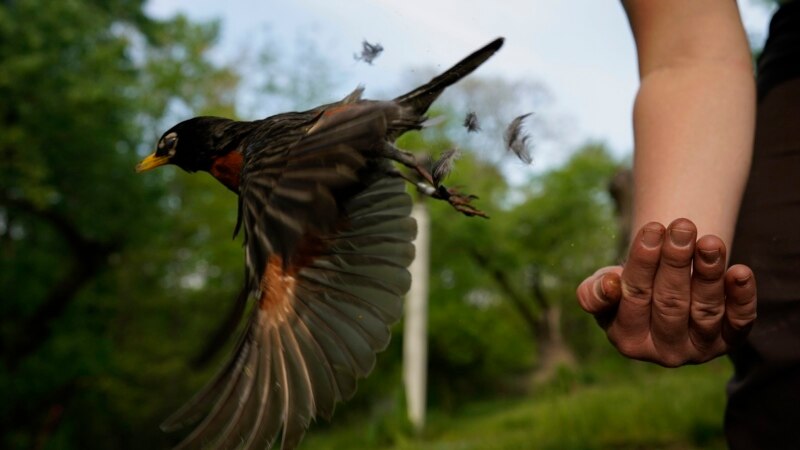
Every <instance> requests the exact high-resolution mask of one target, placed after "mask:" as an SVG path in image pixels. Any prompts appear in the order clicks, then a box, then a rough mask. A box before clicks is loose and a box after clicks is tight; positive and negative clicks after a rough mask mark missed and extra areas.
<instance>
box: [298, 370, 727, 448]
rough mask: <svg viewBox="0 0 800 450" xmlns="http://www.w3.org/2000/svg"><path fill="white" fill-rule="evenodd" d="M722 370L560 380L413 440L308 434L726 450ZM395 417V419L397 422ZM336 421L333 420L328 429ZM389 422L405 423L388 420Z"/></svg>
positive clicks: (455, 444) (399, 430) (436, 416)
mask: <svg viewBox="0 0 800 450" xmlns="http://www.w3.org/2000/svg"><path fill="white" fill-rule="evenodd" d="M729 373H730V368H729V364H728V362H727V361H726V360H724V359H720V360H718V361H715V362H713V363H711V364H706V365H704V366H697V367H685V368H681V369H673V370H670V369H661V368H658V367H651V366H647V365H644V364H638V363H637V364H635V365H633V366H624V367H623V368H622V369H609V368H606V369H595V370H583V371H582V372H581V373H579V374H565V375H564V376H562V377H561V378H560V379H559V380H557V381H554V382H553V383H551V384H550V385H548V386H546V387H544V388H540V389H539V390H538V391H537V392H535V393H532V394H529V395H527V396H523V397H518V398H515V399H506V400H499V401H491V402H476V403H472V404H469V405H468V406H466V407H464V408H463V409H461V410H460V411H458V412H457V413H455V414H449V415H444V414H442V413H437V412H436V411H432V412H430V417H429V422H428V427H427V429H426V431H425V433H424V434H423V435H422V436H420V437H416V438H415V437H413V436H412V435H411V434H410V433H408V431H407V430H408V428H407V426H404V425H392V424H391V423H388V424H387V422H391V420H390V419H383V420H382V421H381V420H378V422H379V423H378V424H377V425H376V424H375V423H374V422H375V421H376V419H374V418H373V419H372V423H371V421H370V419H366V420H362V421H360V422H357V421H353V422H352V423H347V424H343V425H340V424H334V425H335V426H332V427H330V428H328V429H325V430H317V431H313V430H312V432H311V433H309V436H307V438H306V441H305V442H304V444H303V448H307V449H314V450H317V449H319V450H323V449H330V450H338V449H342V450H345V449H348V450H350V449H394V450H472V449H475V450H479V449H480V450H484V449H486V450H489V449H498V450H511V449H693V448H695V449H701V448H702V449H714V448H725V445H724V438H723V435H722V411H723V407H724V403H725V394H724V388H725V381H726V379H727V378H728V376H729ZM396 415H398V414H396ZM335 421H336V419H335V418H334V422H335ZM395 422H402V420H397V419H395Z"/></svg>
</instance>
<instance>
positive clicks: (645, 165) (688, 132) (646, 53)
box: [624, 0, 755, 246]
mask: <svg viewBox="0 0 800 450" xmlns="http://www.w3.org/2000/svg"><path fill="white" fill-rule="evenodd" d="M624 5H625V8H626V12H627V13H628V16H629V18H630V22H631V29H632V30H633V34H634V37H635V39H636V46H637V52H638V57H639V72H640V77H641V86H640V89H639V93H638V95H637V99H636V104H635V106H634V113H633V116H634V134H635V137H634V145H635V151H634V180H635V190H634V214H633V229H634V230H636V229H638V228H639V227H641V226H642V225H644V224H646V223H647V222H650V221H659V222H661V223H663V224H665V225H666V224H667V223H669V222H671V221H672V220H674V219H676V218H679V217H686V218H689V219H691V220H692V221H694V222H695V224H696V225H697V227H698V233H699V236H702V235H704V234H716V235H718V236H720V237H721V238H722V239H723V241H724V242H725V244H726V245H728V246H729V245H730V244H731V241H732V239H733V230H734V225H735V220H736V215H737V212H738V207H739V201H740V200H741V196H742V192H743V189H744V184H745V181H746V178H747V174H748V171H749V167H750V158H751V152H752V141H753V127H754V120H755V84H754V77H753V70H752V64H751V60H750V52H749V48H748V45H747V39H746V37H745V34H744V30H743V28H742V25H741V21H740V19H739V14H738V10H737V8H736V3H735V2H733V1H731V0H703V1H697V0H627V1H625V2H624Z"/></svg>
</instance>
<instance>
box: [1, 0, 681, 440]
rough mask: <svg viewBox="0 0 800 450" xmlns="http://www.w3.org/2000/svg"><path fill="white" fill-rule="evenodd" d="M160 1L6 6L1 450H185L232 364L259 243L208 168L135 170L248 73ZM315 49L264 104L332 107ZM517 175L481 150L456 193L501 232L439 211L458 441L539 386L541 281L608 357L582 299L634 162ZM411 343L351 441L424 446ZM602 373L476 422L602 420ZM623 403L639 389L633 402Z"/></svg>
mask: <svg viewBox="0 0 800 450" xmlns="http://www.w3.org/2000/svg"><path fill="white" fill-rule="evenodd" d="M142 5H143V1H140V0H115V1H110V2H108V1H105V2H101V1H92V0H82V1H81V0H64V1H59V2H45V1H43V0H12V1H7V2H3V3H2V6H0V98H2V101H0V127H1V128H2V132H1V133H0V292H2V293H1V294H0V295H1V296H2V301H0V348H2V366H1V368H0V396H2V398H3V400H4V401H3V402H2V404H0V428H1V429H2V430H0V431H2V433H0V447H2V448H9V449H15V448H59V449H89V448H115V449H127V448H131V449H139V448H164V447H167V446H169V444H171V443H174V442H175V441H176V440H177V439H178V437H177V436H174V435H165V434H162V433H161V432H160V430H159V429H158V423H159V422H160V420H161V419H163V418H164V417H166V416H167V414H169V413H170V412H172V411H173V410H174V409H175V408H176V407H177V406H178V405H180V404H181V403H182V402H183V401H185V400H186V399H188V398H189V396H190V395H191V394H192V393H193V392H195V391H196V390H197V389H198V388H200V387H201V385H202V384H203V383H204V382H205V381H207V380H208V379H209V378H210V376H211V373H212V372H213V371H214V369H215V365H216V362H218V361H215V362H213V363H211V364H208V365H205V366H202V367H195V366H193V365H191V363H190V362H191V360H192V358H193V357H195V356H196V355H197V354H198V351H199V350H200V349H201V348H202V347H204V345H205V344H206V341H207V339H209V336H211V334H212V333H213V331H214V330H215V329H216V327H217V326H218V325H219V323H220V321H221V318H224V317H225V315H226V314H228V312H229V310H230V309H231V307H232V303H233V299H234V297H235V294H236V293H237V291H238V289H239V287H240V286H241V282H242V279H243V273H242V259H243V258H242V251H241V242H240V241H233V240H231V236H230V235H231V231H232V229H233V225H234V223H235V219H236V217H235V216H236V202H235V197H234V195H233V194H232V193H230V192H228V191H227V190H226V189H225V188H223V187H221V186H220V185H219V184H218V183H217V182H216V181H214V180H213V179H211V178H210V177H208V176H206V175H202V174H201V175H195V176H189V175H187V174H184V173H181V172H179V171H178V170H177V169H175V168H164V169H159V170H157V171H154V172H148V173H146V174H139V175H137V174H135V173H134V171H133V167H134V165H135V163H136V161H137V160H139V159H140V158H141V157H142V156H144V155H145V154H146V153H148V152H149V151H150V147H151V146H152V143H153V142H154V141H155V138H156V137H157V135H158V134H159V133H160V132H161V131H162V130H163V129H164V127H165V125H166V126H168V125H171V123H172V122H174V121H176V120H180V119H183V118H185V117H187V116H191V115H199V114H212V115H222V116H235V115H236V107H235V106H236V105H235V103H236V99H235V96H236V91H237V89H238V86H239V82H240V79H239V75H238V74H237V73H236V72H235V71H233V70H232V69H230V68H225V67H218V66H217V65H216V64H214V63H213V62H212V61H211V60H210V58H209V52H210V50H211V49H212V48H213V45H214V43H215V41H216V38H217V35H218V32H219V26H218V24H216V23H203V24H197V23H192V22H191V21H189V20H187V19H186V18H185V17H175V18H172V19H169V20H165V21H157V20H153V19H152V18H149V17H147V16H146V15H145V14H144V12H143V9H142ZM309 51H310V50H309ZM310 52H311V53H312V57H311V58H310V60H311V61H312V62H313V64H312V65H307V66H305V69H303V70H299V69H298V70H299V71H298V73H299V76H293V75H294V74H292V73H290V72H289V70H290V69H291V67H292V66H298V65H297V64H294V65H292V64H290V65H288V66H281V67H282V70H283V71H285V72H286V73H284V74H282V75H280V76H277V75H274V76H271V77H270V76H266V77H265V78H264V79H262V80H260V81H262V82H263V86H260V87H261V88H263V92H261V93H260V94H259V95H273V94H274V90H276V89H281V90H288V94H286V95H289V96H292V95H294V96H295V98H292V99H291V102H294V103H292V105H295V104H296V103H297V102H300V103H310V102H312V101H313V102H316V101H318V100H330V98H325V99H316V100H315V99H314V98H316V97H321V96H322V94H321V93H322V92H323V91H326V90H327V87H329V86H330V84H331V79H330V78H324V79H320V77H319V76H317V75H316V74H315V71H314V70H313V68H314V67H321V68H323V69H324V68H327V67H332V66H331V65H329V64H328V63H327V62H326V61H324V60H322V59H320V58H319V57H318V55H313V51H310ZM261 56H262V60H261V62H260V64H262V65H264V66H267V65H269V66H270V67H272V66H273V65H274V64H275V60H274V59H271V58H269V49H268V50H266V51H265V53H262V54H261ZM262 71H264V72H266V70H265V68H264V67H262ZM278 72H280V71H276V72H273V73H278ZM323 72H334V71H333V70H330V71H329V70H323ZM315 80H316V81H315ZM306 81H308V82H309V83H311V82H317V83H318V85H314V86H305V82H306ZM312 84H313V83H312ZM301 88H302V89H301ZM301 90H302V92H304V93H305V94H304V95H306V96H305V97H302V96H300V95H299V94H300V93H301ZM506 94H508V93H506ZM312 97H313V98H312ZM498 98H501V97H498ZM502 98H505V97H502ZM302 106H308V105H306V104H304V105H302ZM500 106H502V105H500ZM441 114H445V115H448V114H449V113H448V112H447V111H444V112H442V113H441ZM433 115H436V114H433ZM449 115H451V116H453V117H455V116H460V114H449ZM451 122H452V123H456V124H457V123H458V122H459V120H457V119H452V120H451ZM459 133H461V134H463V133H464V131H463V129H460V128H458V129H457V130H456V128H455V127H453V128H450V129H441V128H434V129H431V130H426V131H425V132H424V133H410V134H409V135H407V136H405V137H404V138H403V140H402V142H400V144H399V145H400V146H401V147H404V148H409V149H413V150H424V151H427V152H432V153H433V154H434V156H438V153H439V152H441V151H444V150H446V149H449V148H451V147H452V146H453V145H454V144H453V143H452V141H451V137H452V136H456V135H458V134H459ZM498 161H499V158H497V157H494V155H489V157H487V155H482V154H480V153H478V152H471V151H469V150H468V149H467V150H466V151H465V152H464V154H463V156H462V158H461V159H460V160H459V161H458V162H457V164H456V168H455V171H454V173H453V174H451V176H450V177H449V178H448V179H447V180H446V184H447V185H448V186H453V187H457V188H459V189H461V190H463V191H464V192H465V193H469V194H477V195H479V196H480V199H479V200H477V201H476V202H475V203H476V206H478V207H479V208H481V209H483V210H484V211H486V212H487V213H488V214H489V215H490V216H491V219H489V220H483V219H479V218H466V217H462V216H461V215H460V214H459V213H457V212H456V211H454V210H453V209H452V208H451V207H450V206H448V205H444V204H441V202H433V201H429V202H428V206H429V207H430V211H431V215H432V229H431V233H432V235H431V237H432V240H431V241H432V252H431V257H432V259H431V285H430V299H431V300H430V314H429V317H430V323H429V335H430V375H429V379H430V386H429V403H430V405H431V407H432V409H433V411H434V412H433V417H434V425H433V433H436V434H437V435H440V436H442V437H443V439H445V440H449V439H451V438H450V437H447V432H446V431H445V428H446V427H447V428H449V427H450V426H451V425H450V424H449V423H448V422H447V419H446V418H445V417H444V416H443V415H444V414H448V413H453V412H457V411H460V410H461V408H463V407H464V405H466V404H469V403H470V402H471V401H472V400H473V399H475V398H491V397H495V396H497V395H498V394H516V393H518V392H520V391H521V390H522V389H521V388H520V387H521V386H522V387H523V388H524V387H526V386H527V385H528V382H527V379H528V374H529V373H530V370H531V369H532V368H534V367H535V365H536V364H537V363H538V362H539V360H538V356H537V350H538V347H539V344H540V342H539V340H538V336H537V334H536V332H535V331H536V330H532V329H531V323H530V321H529V320H528V319H526V318H525V317H524V315H523V314H521V313H520V311H521V309H520V306H519V304H515V303H514V302H513V301H512V298H511V294H514V293H516V297H518V298H521V299H522V302H523V303H522V306H523V309H527V310H529V311H530V312H531V314H532V315H533V316H534V317H541V314H542V306H541V305H540V304H539V303H536V302H535V301H534V300H533V298H534V297H535V296H536V294H535V293H534V292H533V285H534V283H532V281H531V280H532V279H534V278H536V277H539V279H540V280H541V285H540V286H539V287H540V288H541V289H542V290H543V293H544V295H545V296H546V297H547V299H548V300H549V301H550V302H551V304H554V305H558V306H560V307H561V309H562V311H563V314H562V317H563V320H562V322H563V328H564V331H565V333H566V335H567V336H568V341H569V343H570V344H571V345H572V346H573V347H575V348H577V349H578V350H579V353H580V355H581V356H585V355H588V354H590V353H593V354H595V355H600V356H596V357H595V359H597V360H598V361H595V363H602V361H604V360H603V359H602V358H601V357H602V356H605V355H607V354H608V352H610V350H608V346H607V345H606V344H605V342H604V337H603V336H602V333H600V332H599V331H598V330H597V328H596V327H595V326H594V324H593V323H592V322H591V319H590V318H589V317H587V316H586V315H584V314H580V313H579V312H578V310H577V307H576V306H575V305H574V302H573V297H574V293H573V291H574V287H575V285H577V283H578V281H579V280H580V279H582V278H583V277H584V276H585V275H586V274H587V273H588V272H589V271H591V270H593V269H594V268H595V267H597V266H600V265H604V264H607V263H608V262H610V260H611V258H612V255H613V251H614V243H615V237H614V236H613V235H614V233H615V231H614V224H613V221H612V218H611V206H610V202H609V199H608V196H607V194H606V183H607V180H608V178H609V177H610V174H611V173H612V171H613V170H614V168H615V165H616V164H617V163H616V162H615V161H613V159H612V158H610V157H609V155H608V152H606V151H605V149H604V148H603V147H602V146H601V145H594V144H591V145H587V146H585V147H584V148H582V149H578V151H576V152H575V153H574V155H573V157H572V158H571V159H570V160H569V161H568V163H567V164H565V165H564V166H563V167H558V168H555V169H553V170H550V171H548V172H544V173H541V174H540V175H537V176H535V177H531V179H530V180H529V182H528V183H527V184H526V185H525V186H523V187H518V186H517V187H514V186H510V185H509V184H508V183H507V181H506V178H505V175H504V173H503V172H502V170H501V169H500V165H499V162H498ZM498 273H499V274H501V275H502V277H501V278H503V277H504V278H503V280H505V281H506V282H507V283H506V285H503V284H502V283H501V281H502V280H501V279H499V278H498V275H497V274H498ZM394 331H395V334H394V338H393V340H392V343H391V344H390V346H389V348H388V349H387V350H386V351H385V352H384V353H382V354H380V355H379V357H378V363H377V366H376V369H375V372H374V373H373V375H372V376H370V377H369V378H367V379H366V380H364V381H363V382H362V383H361V386H360V389H359V391H358V394H357V395H356V397H355V398H354V399H353V400H351V401H350V402H349V403H347V404H345V405H341V406H340V407H339V408H338V412H337V415H336V419H335V424H334V425H331V426H330V428H331V429H336V428H337V427H340V425H339V424H345V425H346V424H348V423H350V422H355V421H358V424H359V425H358V430H359V433H360V434H359V436H358V437H352V436H350V437H349V438H348V439H349V441H348V442H349V446H348V448H352V443H353V442H354V440H360V439H362V438H361V436H363V433H364V432H365V430H366V433H367V439H368V441H369V442H373V443H375V444H376V445H389V444H391V443H401V447H402V446H406V447H409V446H410V447H413V446H414V445H416V442H415V441H410V440H409V437H408V436H410V434H411V432H410V427H409V426H408V424H407V423H406V422H405V419H404V406H405V405H404V399H403V398H404V396H403V391H402V383H401V363H402V349H401V345H400V344H401V343H402V326H401V324H398V326H396V327H395V330H394ZM220 344H221V345H223V344H222V343H220ZM231 344H232V342H228V343H227V344H224V345H228V346H230V345H231ZM597 349H604V350H603V351H602V352H597V351H596V350H597ZM225 350H227V348H225V347H224V346H223V348H222V349H221V350H220V351H219V352H218V355H219V356H218V357H217V359H221V357H222V355H223V354H224V353H225ZM598 379H603V377H602V376H597V375H594V374H591V373H589V372H585V371H579V372H577V374H576V373H573V372H563V373H562V374H561V376H560V377H559V378H558V383H554V384H552V385H550V387H549V388H548V389H549V390H547V392H543V393H541V394H540V395H541V396H540V397H537V398H536V399H535V400H536V402H541V405H543V406H539V403H536V404H534V403H532V402H529V401H528V400H526V401H525V403H518V404H512V403H506V404H503V405H501V406H497V404H491V405H490V406H488V407H487V408H488V410H487V411H486V415H488V416H493V417H494V416H497V417H496V418H495V419H491V418H490V419H486V424H487V425H486V426H485V427H481V426H480V425H481V422H482V421H483V419H481V418H480V417H482V416H481V414H478V413H477V412H473V413H469V414H466V415H459V417H460V419H461V420H464V421H465V423H466V424H469V427H472V428H474V433H483V434H485V435H487V436H491V435H493V434H496V433H497V432H498V431H497V430H512V429H513V430H517V427H519V429H518V430H517V431H516V432H514V433H510V434H511V435H513V436H516V437H514V439H526V438H535V439H546V437H543V434H546V431H541V430H543V429H542V428H539V430H540V431H536V432H535V433H539V434H533V435H528V434H526V432H524V430H525V427H523V426H522V425H521V424H523V423H524V422H525V421H526V420H527V417H532V419H531V420H535V421H540V420H542V421H543V420H545V418H543V415H544V414H545V411H546V409H545V407H549V408H555V407H556V406H557V405H558V404H559V402H561V401H562V400H564V397H562V395H567V394H568V395H570V397H569V399H568V402H574V405H575V406H574V409H572V408H573V407H570V408H567V409H564V412H563V416H559V417H562V418H563V419H564V420H567V419H566V417H568V416H570V415H572V414H577V415H576V416H575V417H578V418H580V417H584V416H585V414H584V415H583V416H582V415H581V413H580V412H579V410H580V409H581V408H584V407H587V408H588V409H587V410H589V411H593V412H592V414H595V413H597V414H600V412H601V411H600V410H599V409H592V408H591V407H588V403H582V400H581V399H582V398H583V395H584V394H585V395H587V398H589V399H591V398H595V397H592V396H596V398H597V399H598V400H596V401H597V402H598V403H597V404H598V405H599V404H601V403H602V402H603V401H605V400H607V397H604V396H603V395H602V393H597V390H595V388H594V387H592V384H594V383H598V386H599V382H598V381H597V380H598ZM576 385H579V387H577V388H575V386H576ZM573 388H574V389H573ZM614 388H615V389H619V392H618V394H616V395H619V396H625V395H632V396H635V394H634V393H632V392H633V389H634V388H633V387H626V386H622V385H615V387H614ZM613 392H617V391H613ZM565 393H566V394H565ZM579 394H580V395H579ZM591 401H595V400H591ZM548 402H550V403H548ZM586 402H590V400H586ZM501 410H508V411H505V412H504V411H501ZM459 414H460V413H459ZM586 414H588V413H586ZM365 416H368V417H369V418H368V419H364V417H365ZM576 420H584V419H576ZM585 420H587V421H588V420H593V419H589V418H586V419H585ZM621 423H622V422H621ZM678 423H681V424H682V423H683V422H678ZM553 426H555V425H553ZM681 426H683V425H681ZM320 428H323V429H324V428H327V426H326V425H324V424H322V425H321V426H320ZM589 429H591V427H589ZM519 430H522V431H519ZM462 431H463V433H464V435H465V436H468V435H473V436H474V434H471V433H470V432H467V431H466V430H462ZM620 433H622V431H620ZM531 436H532V437H531ZM559 436H560V435H559ZM562 437H563V436H562ZM476 439H477V438H476ZM553 439H556V438H553ZM587 439H588V438H587ZM312 442H313V441H312ZM479 442H484V443H485V441H479ZM518 442H522V441H521V440H520V441H518ZM548 442H549V441H548ZM553 442H557V441H553ZM600 442H601V443H602V442H606V441H600ZM608 442H610V441H608ZM652 442H661V441H652ZM442 445H443V446H445V447H446V446H447V445H450V444H447V443H444V444H442ZM453 445H456V446H457V445H461V444H458V443H456V444H453ZM464 445H467V444H464ZM515 445H516V444H515ZM308 447H309V448H315V445H314V444H313V443H309V444H308ZM437 448H438V447H437ZM498 448H504V447H498ZM505 448H512V447H505Z"/></svg>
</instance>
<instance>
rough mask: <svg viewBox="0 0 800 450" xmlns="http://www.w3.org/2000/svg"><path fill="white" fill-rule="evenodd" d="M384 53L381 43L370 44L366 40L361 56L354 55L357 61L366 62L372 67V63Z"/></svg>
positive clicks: (362, 45) (362, 44)
mask: <svg viewBox="0 0 800 450" xmlns="http://www.w3.org/2000/svg"><path fill="white" fill-rule="evenodd" d="M381 53H383V46H382V45H381V44H379V43H377V42H376V43H374V44H370V43H369V42H367V40H366V39H365V40H364V41H362V42H361V54H360V55H359V54H355V55H353V58H355V60H356V61H364V62H365V63H367V64H369V65H372V61H374V60H375V58H377V57H378V56H380V54H381Z"/></svg>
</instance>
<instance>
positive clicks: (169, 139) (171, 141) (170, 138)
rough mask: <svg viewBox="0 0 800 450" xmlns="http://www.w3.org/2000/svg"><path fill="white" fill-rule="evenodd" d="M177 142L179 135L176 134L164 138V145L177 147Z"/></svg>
mask: <svg viewBox="0 0 800 450" xmlns="http://www.w3.org/2000/svg"><path fill="white" fill-rule="evenodd" d="M176 142H178V137H177V136H175V135H169V136H167V137H166V138H164V146H165V147H166V148H172V147H175V143H176Z"/></svg>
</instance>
